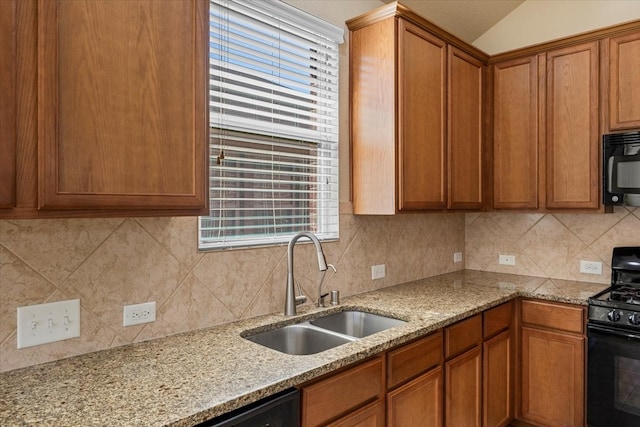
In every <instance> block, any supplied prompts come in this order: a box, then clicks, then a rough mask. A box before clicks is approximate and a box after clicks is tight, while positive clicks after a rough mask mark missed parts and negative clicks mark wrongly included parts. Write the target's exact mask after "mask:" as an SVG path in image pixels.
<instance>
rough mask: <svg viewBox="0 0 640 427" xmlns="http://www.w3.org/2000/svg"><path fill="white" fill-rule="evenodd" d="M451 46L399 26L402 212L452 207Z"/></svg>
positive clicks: (407, 26) (408, 26)
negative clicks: (447, 69)
mask: <svg viewBox="0 0 640 427" xmlns="http://www.w3.org/2000/svg"><path fill="white" fill-rule="evenodd" d="M445 67H446V45H445V42H444V41H442V40H440V39H439V38H437V37H435V36H433V35H431V34H429V33H427V32H426V31H425V30H423V29H421V28H419V27H417V26H415V25H413V24H411V23H409V22H406V21H404V20H402V19H400V20H398V121H399V123H400V125H399V128H398V142H399V149H398V162H399V164H398V174H399V182H398V186H399V189H398V194H399V197H400V200H399V210H418V209H444V208H446V207H447V203H446V187H447V184H446V171H445V167H446V163H445V159H446V158H447V153H446V147H445V144H444V143H445V137H444V132H445V122H444V120H445V88H446V81H445V79H446V74H445Z"/></svg>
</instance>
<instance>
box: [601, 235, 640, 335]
mask: <svg viewBox="0 0 640 427" xmlns="http://www.w3.org/2000/svg"><path fill="white" fill-rule="evenodd" d="M589 321H590V322H596V323H600V324H605V325H608V326H610V327H619V328H622V329H630V330H636V331H637V330H640V247H624V248H614V249H613V256H612V259H611V287H609V288H607V289H605V290H604V291H602V292H600V293H599V294H597V295H594V296H593V297H591V298H589Z"/></svg>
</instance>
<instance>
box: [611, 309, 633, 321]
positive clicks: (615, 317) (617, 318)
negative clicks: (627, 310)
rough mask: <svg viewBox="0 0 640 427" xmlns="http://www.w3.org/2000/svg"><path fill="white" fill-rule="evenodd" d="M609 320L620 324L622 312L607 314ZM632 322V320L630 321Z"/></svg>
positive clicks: (612, 311) (613, 311)
mask: <svg viewBox="0 0 640 427" xmlns="http://www.w3.org/2000/svg"><path fill="white" fill-rule="evenodd" d="M607 318H608V319H609V320H611V321H612V322H619V321H620V312H619V311H615V310H611V311H610V312H609V314H607ZM629 321H631V320H629Z"/></svg>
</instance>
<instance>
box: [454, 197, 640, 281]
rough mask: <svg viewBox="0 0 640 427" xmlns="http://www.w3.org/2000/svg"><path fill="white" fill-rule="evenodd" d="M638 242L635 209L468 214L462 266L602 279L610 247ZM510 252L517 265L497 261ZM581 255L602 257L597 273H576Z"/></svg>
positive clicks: (639, 215) (639, 222)
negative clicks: (584, 212)
mask: <svg viewBox="0 0 640 427" xmlns="http://www.w3.org/2000/svg"><path fill="white" fill-rule="evenodd" d="M616 246H640V208H626V207H616V208H615V209H614V213H613V214H569V213H557V214H556V213H554V214H550V213H548V214H517V213H496V212H491V213H468V214H466V217H465V258H466V262H465V266H466V268H468V269H471V270H483V271H493V272H500V273H513V274H524V275H531V276H541V277H551V278H556V279H567V280H580V281H584V282H595V283H603V284H607V283H609V282H610V281H611V272H610V268H611V250H612V249H613V248H614V247H616ZM500 254H502V255H515V258H516V265H515V266H507V265H499V264H498V256H499V255H500ZM580 260H585V261H601V262H602V272H603V274H602V275H601V276H596V275H592V274H584V273H580Z"/></svg>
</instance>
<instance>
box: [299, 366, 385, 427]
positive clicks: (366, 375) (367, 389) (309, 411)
mask: <svg viewBox="0 0 640 427" xmlns="http://www.w3.org/2000/svg"><path fill="white" fill-rule="evenodd" d="M384 367H385V363H384V355H380V356H376V357H375V358H373V359H371V360H369V361H366V362H363V363H360V364H359V365H356V366H354V367H349V368H348V369H346V370H344V371H342V372H340V373H337V374H333V373H332V374H331V375H330V376H329V377H325V378H323V379H320V380H318V381H315V382H313V383H312V384H310V385H307V386H303V387H302V426H303V427H309V426H317V425H320V424H323V423H326V422H328V421H331V420H332V419H336V418H337V417H340V416H342V415H344V414H345V413H347V412H348V411H351V410H353V409H355V408H357V407H359V406H361V405H363V404H365V403H368V402H370V401H371V400H374V399H379V398H382V396H383V395H384V392H385V372H384Z"/></svg>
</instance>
